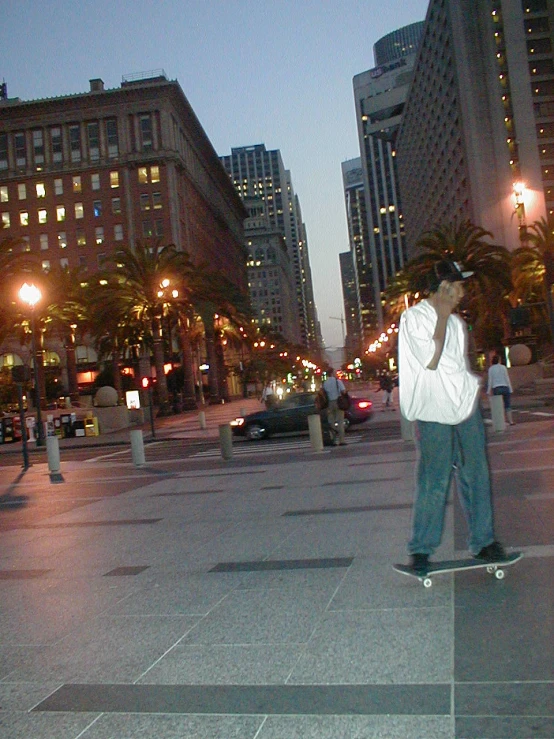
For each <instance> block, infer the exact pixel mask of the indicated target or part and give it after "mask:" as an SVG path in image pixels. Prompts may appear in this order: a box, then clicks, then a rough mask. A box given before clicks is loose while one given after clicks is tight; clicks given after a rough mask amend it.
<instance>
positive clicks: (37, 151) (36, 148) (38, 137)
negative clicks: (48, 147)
mask: <svg viewBox="0 0 554 739" xmlns="http://www.w3.org/2000/svg"><path fill="white" fill-rule="evenodd" d="M33 158H34V161H35V166H36V167H37V169H42V165H43V164H44V134H43V132H42V129H39V130H37V131H33Z"/></svg>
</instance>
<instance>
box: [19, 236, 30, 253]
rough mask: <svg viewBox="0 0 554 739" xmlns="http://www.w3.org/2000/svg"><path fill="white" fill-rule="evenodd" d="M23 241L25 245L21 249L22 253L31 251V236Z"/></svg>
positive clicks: (25, 237)
mask: <svg viewBox="0 0 554 739" xmlns="http://www.w3.org/2000/svg"><path fill="white" fill-rule="evenodd" d="M22 241H23V245H22V247H21V251H31V244H30V241H29V236H24V237H23V239H22Z"/></svg>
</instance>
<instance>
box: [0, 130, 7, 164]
mask: <svg viewBox="0 0 554 739" xmlns="http://www.w3.org/2000/svg"><path fill="white" fill-rule="evenodd" d="M0 169H8V134H7V133H0Z"/></svg>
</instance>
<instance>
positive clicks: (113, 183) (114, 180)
mask: <svg viewBox="0 0 554 739" xmlns="http://www.w3.org/2000/svg"><path fill="white" fill-rule="evenodd" d="M110 187H119V172H110Z"/></svg>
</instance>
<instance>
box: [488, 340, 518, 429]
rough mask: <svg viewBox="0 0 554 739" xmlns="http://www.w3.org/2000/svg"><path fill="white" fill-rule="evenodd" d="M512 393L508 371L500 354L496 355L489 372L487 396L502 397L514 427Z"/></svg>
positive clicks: (509, 420)
mask: <svg viewBox="0 0 554 739" xmlns="http://www.w3.org/2000/svg"><path fill="white" fill-rule="evenodd" d="M512 393H513V390H512V383H511V382H510V376H509V374H508V370H507V369H506V367H504V365H503V364H500V357H499V356H498V354H495V355H494V357H493V358H492V364H491V366H490V367H489V372H488V383H487V395H502V399H503V401H504V410H505V412H506V418H507V419H508V423H509V424H510V426H513V425H514V419H513V415H512Z"/></svg>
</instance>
